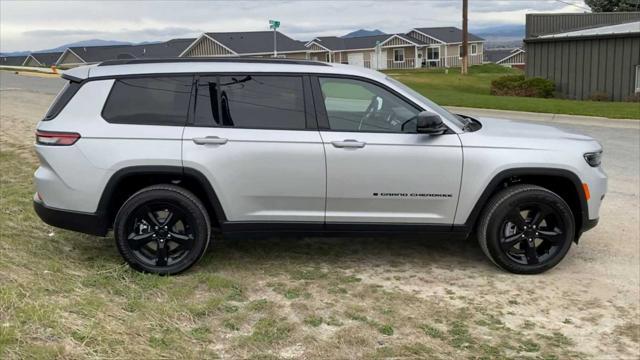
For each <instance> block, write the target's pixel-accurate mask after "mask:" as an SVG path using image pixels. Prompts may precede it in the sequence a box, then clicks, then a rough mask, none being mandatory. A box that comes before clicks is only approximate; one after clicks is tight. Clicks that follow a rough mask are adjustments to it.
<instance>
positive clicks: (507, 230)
mask: <svg viewBox="0 0 640 360" xmlns="http://www.w3.org/2000/svg"><path fill="white" fill-rule="evenodd" d="M574 235H575V221H574V218H573V214H572V212H571V208H570V207H569V205H568V204H567V203H566V202H565V201H564V200H563V199H562V198H561V197H560V196H558V195H557V194H555V193H553V192H552V191H549V190H547V189H545V188H543V187H540V186H534V185H516V186H512V187H509V188H506V189H504V190H502V191H500V192H499V193H498V194H496V195H495V196H494V197H493V198H492V199H491V201H490V202H489V204H488V205H487V207H486V208H485V210H484V212H483V214H482V217H481V218H480V224H479V226H478V241H479V243H480V247H481V248H482V250H483V251H484V253H485V254H486V255H487V257H488V258H489V259H490V260H491V261H493V262H494V263H495V264H496V265H498V266H499V267H501V268H503V269H505V270H507V271H510V272H513V273H517V274H539V273H542V272H545V271H547V270H549V269H551V268H552V267H554V266H556V265H557V264H558V263H559V262H560V261H561V260H562V259H563V258H564V256H565V255H566V254H567V252H568V251H569V248H570V247H571V243H572V241H573V238H574Z"/></svg>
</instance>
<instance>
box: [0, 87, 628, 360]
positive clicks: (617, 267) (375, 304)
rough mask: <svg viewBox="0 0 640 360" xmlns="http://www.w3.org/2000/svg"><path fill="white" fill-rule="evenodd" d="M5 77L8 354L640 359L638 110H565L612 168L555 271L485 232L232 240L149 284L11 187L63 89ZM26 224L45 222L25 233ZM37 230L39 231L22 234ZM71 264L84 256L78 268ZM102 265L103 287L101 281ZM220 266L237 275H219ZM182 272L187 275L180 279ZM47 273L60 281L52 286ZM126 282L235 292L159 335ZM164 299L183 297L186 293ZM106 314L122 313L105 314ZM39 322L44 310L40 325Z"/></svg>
mask: <svg viewBox="0 0 640 360" xmlns="http://www.w3.org/2000/svg"><path fill="white" fill-rule="evenodd" d="M0 89H1V90H0V130H1V137H0V139H1V143H0V150H1V152H2V153H3V157H2V158H1V159H2V162H4V163H5V164H3V167H2V169H3V173H2V174H0V175H1V176H2V187H4V188H5V189H4V190H3V192H2V195H3V198H4V199H2V206H1V209H2V215H1V216H2V223H1V224H0V226H1V230H0V284H3V285H2V286H5V285H6V287H5V290H4V291H1V290H0V357H3V351H4V354H5V356H7V357H9V358H21V357H23V356H25V355H33V354H34V352H33V351H32V348H33V347H34V346H36V345H37V346H40V347H43V346H44V347H46V346H49V345H50V344H53V345H55V348H52V349H53V350H52V349H48V348H46V349H45V348H43V349H45V350H46V351H45V350H43V351H45V352H43V353H38V352H35V354H36V355H37V354H47V355H53V356H52V357H58V356H59V357H87V358H102V357H110V358H114V357H116V358H117V357H128V356H136V354H137V355H138V356H140V355H141V354H147V355H148V354H152V355H148V356H156V355H157V356H160V354H167V353H169V354H171V353H170V350H169V349H170V348H172V347H173V345H174V344H177V343H178V342H184V346H185V349H188V348H189V347H194V348H195V347H198V348H200V349H202V350H203V351H206V352H198V353H187V352H178V353H174V354H173V355H174V356H177V357H183V356H184V357H200V356H202V355H203V354H204V355H206V356H207V357H211V356H213V355H215V356H218V357H221V358H237V357H256V358H258V357H263V358H270V357H273V358H354V357H366V358H370V357H378V358H388V357H395V358H424V357H432V358H433V357H435V358H452V357H453V358H459V357H465V358H547V359H553V358H594V359H638V358H640V222H639V221H640V197H639V193H640V178H639V176H640V174H639V172H640V170H639V166H640V165H639V161H640V125H639V124H640V123H638V122H626V123H624V122H620V121H612V122H611V123H610V124H607V123H603V124H594V123H584V124H581V123H580V122H579V121H578V122H573V123H571V124H560V125H561V126H569V127H572V128H575V129H578V130H580V131H582V132H584V133H587V134H589V135H592V136H595V137H596V138H598V139H600V140H601V141H602V143H603V144H604V147H605V154H606V155H605V158H604V167H605V170H606V171H607V173H608V175H609V176H610V183H609V192H608V194H607V197H606V199H605V202H604V207H603V209H602V212H601V220H600V225H599V226H598V227H596V228H595V229H594V230H592V231H590V232H588V233H586V234H585V235H584V236H583V238H582V239H581V241H580V244H579V245H578V246H575V245H574V246H573V247H572V248H571V250H570V252H569V254H568V255H567V257H566V258H565V260H564V261H563V262H562V263H561V264H560V265H558V266H557V267H556V268H555V269H553V270H552V271H549V272H547V273H545V274H541V275H537V276H518V275H512V274H508V273H505V272H503V271H500V270H498V269H497V268H496V267H495V266H493V265H492V264H491V263H490V262H489V261H487V260H486V259H485V258H484V256H483V254H482V252H481V250H480V249H479V247H478V246H477V244H476V243H475V242H473V241H466V242H458V241H456V242H450V243H441V242H436V241H433V240H429V239H424V238H411V239H395V238H387V239H317V238H314V239H301V238H297V239H295V238H291V239H289V238H285V239H265V240H246V241H242V240H221V241H218V242H217V243H216V244H215V245H214V246H213V249H211V251H210V253H209V254H208V255H205V258H204V259H203V260H204V261H203V263H202V264H201V265H198V266H196V267H195V268H194V269H192V270H191V271H189V272H188V273H187V274H185V275H183V276H178V277H174V278H171V279H168V280H162V281H160V282H157V283H156V282H154V283H153V284H154V285H153V286H151V287H145V286H146V285H144V284H147V283H149V282H152V281H156V280H153V279H151V278H149V277H144V278H139V277H138V275H136V274H133V273H132V272H130V271H129V270H128V269H126V266H123V263H122V261H121V260H120V259H119V257H118V255H117V252H116V250H115V244H114V243H113V240H112V239H111V238H107V239H98V238H93V237H88V236H84V235H77V234H74V233H70V232H66V231H62V230H57V229H53V228H50V227H48V226H46V225H44V224H41V223H37V219H36V218H35V217H33V215H32V214H29V212H30V211H31V207H30V206H31V205H30V198H26V199H22V197H24V196H21V197H20V198H15V199H14V197H13V196H12V194H13V192H14V190H12V189H20V190H19V191H24V193H25V194H27V193H28V192H29V191H30V190H29V189H28V187H29V186H31V185H30V182H31V178H30V176H31V174H32V172H33V170H34V169H35V166H37V162H36V161H37V160H36V159H35V155H34V153H33V151H32V149H31V144H32V142H33V132H34V129H35V126H36V123H37V121H38V120H39V119H40V118H41V117H42V116H43V114H44V112H45V111H46V109H47V107H48V105H49V103H50V102H51V101H52V99H53V95H50V94H43V93H37V92H33V91H26V90H24V89H14V88H12V89H2V87H1V84H0ZM9 163H11V164H13V165H12V166H18V167H20V168H24V169H23V170H16V171H15V172H14V171H12V170H9V167H8V166H4V165H7V164H9ZM16 164H17V165H16ZM23 213H24V215H22V214H23ZM15 214H19V216H24V218H23V219H27V220H30V221H31V220H32V221H35V222H34V223H25V222H18V223H16V222H14V221H12V220H11V217H13V216H14V215H15ZM26 227H29V229H30V230H29V231H28V232H27V233H31V234H33V235H32V236H30V237H29V238H24V239H18V238H16V236H18V235H17V234H20V233H22V232H21V230H22V229H24V228H26ZM50 239H54V241H49V240H50ZM27 241H28V242H31V244H30V245H23V243H24V242H27ZM47 241H49V243H51V244H55V245H59V246H63V247H65V249H64V254H63V255H60V256H63V257H64V259H66V260H65V261H66V263H63V264H60V263H58V262H57V261H58V260H56V256H57V251H54V252H52V253H48V254H46V255H43V254H42V252H40V251H38V250H36V248H37V247H38V245H37V244H38V242H47ZM34 244H35V245H34ZM47 246H52V245H47ZM15 248H17V249H18V250H16V249H15ZM101 252H102V253H101ZM103 254H104V255H103ZM30 259H32V260H34V261H35V262H37V261H38V259H42V261H43V264H46V262H47V261H50V262H51V264H55V266H54V270H50V269H49V267H48V266H49V265H41V266H40V265H37V264H29V265H25V263H28V262H30ZM69 259H70V260H69ZM39 266H40V267H39ZM52 266H53V265H52ZM67 266H70V267H71V270H68V269H67V270H65V268H66V267H67ZM47 271H49V273H53V274H52V275H46V276H54V277H55V276H56V275H57V274H59V277H55V278H53V279H52V280H51V282H48V284H45V283H43V281H42V279H40V280H38V279H37V278H38V277H40V276H45V275H42V274H47ZM112 275H113V276H112ZM101 277H102V278H101ZM67 279H76V280H74V284H76V285H70V284H67V283H65V281H67ZM91 279H93V280H95V281H98V282H99V283H100V287H97V286H93V285H92V284H93V283H92V282H91V281H93V280H91ZM96 279H98V280H96ZM216 279H217V280H216ZM219 279H231V280H232V281H235V282H236V283H237V284H238V285H237V286H236V285H228V286H227V285H224V284H226V283H224V282H222V283H223V284H222V285H220V284H221V282H220V281H221V280H219ZM89 280H91V281H89ZM231 280H230V281H231ZM57 281H59V282H57ZM165 281H166V282H165ZM130 283H131V284H133V285H130ZM51 284H54V285H53V286H52V285H51ZM55 284H60V288H59V289H56V288H55ZM77 284H81V285H82V286H80V285H77ZM185 284H188V286H189V289H188V290H184V293H180V294H176V292H177V291H178V290H177V289H179V287H180V286H186V285H185ZM234 284H235V283H234ZM205 285H206V286H205ZM38 286H40V287H45V288H47V291H45V290H44V289H43V290H42V291H39V290H38V289H37V287H38ZM127 286H134V287H135V289H141V290H140V294H142V295H140V296H143V297H144V296H146V295H152V296H151V297H152V298H153V299H154V300H152V301H156V300H155V299H156V298H158V299H166V298H167V296H168V297H169V298H170V299H171V298H172V296H174V297H175V299H183V300H180V301H178V302H181V301H182V302H183V304H192V303H193V304H194V305H193V306H196V305H198V306H200V305H199V304H204V303H207V304H209V303H210V302H211V301H210V300H211V298H213V296H214V295H215V296H218V295H220V294H222V293H220V291H225V293H224V294H226V295H224V302H223V303H221V304H222V305H220V304H218V305H216V306H218V307H217V308H216V309H217V310H215V311H212V312H206V313H204V314H203V313H202V312H201V310H202V306H201V307H198V309H199V310H197V311H196V310H194V311H191V310H189V312H188V314H189V316H187V317H182V316H180V317H175V318H174V317H172V316H169V318H170V319H174V320H172V322H171V324H169V325H170V326H173V327H174V328H176V329H178V330H177V332H178V333H179V334H180V335H175V334H172V335H168V334H165V333H164V332H162V331H160V332H159V333H155V332H153V331H156V330H157V329H156V330H149V331H150V333H152V334H156V335H149V336H147V335H145V334H142V335H141V334H140V332H144V331H142V330H141V329H152V328H154V326H155V325H154V318H153V317H150V318H145V319H142V318H141V317H137V315H136V311H138V312H139V313H140V314H146V313H153V312H154V311H155V310H153V308H152V309H149V308H147V307H145V306H143V305H140V307H133V310H131V309H130V308H131V306H132V305H131V304H132V303H130V301H131V299H129V298H128V297H127V296H128V295H127V294H121V293H119V292H118V289H120V290H122V289H125V290H126V289H130V288H128V287H127ZM170 287H171V288H170ZM62 288H64V289H65V290H64V291H62V290H61V289H62ZM236 288H237V289H242V290H241V291H240V290H237V292H238V293H239V294H240V293H241V295H238V296H236V297H234V296H233V294H234V292H233V291H235V290H233V289H236ZM220 289H223V290H220ZM230 289H231V290H230ZM56 291H59V292H56ZM127 291H128V290H127ZM180 291H182V290H180ZM24 292H29V296H30V297H31V298H30V299H31V300H29V301H30V302H35V304H41V305H42V306H43V307H44V308H45V309H49V310H51V311H53V312H54V313H56V314H57V316H58V318H57V319H52V320H51V323H50V324H49V323H48V322H45V321H43V320H41V318H40V317H38V316H44V315H37V314H31V313H30V312H29V311H27V309H25V308H24V306H23V304H21V301H22V300H20V299H25V300H24V301H27V300H26V299H27V297H23V295H21V293H24ZM52 294H53V295H52ZM167 294H168V295H167ZM229 294H231V295H229ZM89 295H91V296H94V297H95V298H96V299H101V301H102V302H101V304H102V305H100V306H99V309H100V311H99V312H96V313H90V314H88V315H82V314H80V315H78V314H77V313H76V312H74V311H72V310H69V311H67V307H66V306H67V304H68V301H71V300H73V299H78V301H81V300H82V298H83V297H84V296H89ZM220 296H221V295H220ZM63 298H66V300H64V301H63V300H62V299H63ZM38 299H40V300H42V301H41V302H38ZM85 300H86V298H85ZM150 301H151V300H150ZM221 301H223V300H221ZM162 304H163V305H162V306H167V307H169V306H170V309H180V308H181V307H180V306H181V304H179V303H178V304H176V303H172V304H170V305H168V304H165V303H164V302H163V303H162ZM38 306H40V305H38ZM46 306H49V307H48V308H47V307H46ZM203 306H204V305H203ZM123 309H124V310H123ZM168 309H169V308H168ZM110 311H112V313H110ZM167 311H168V310H167ZM36 313H37V312H36ZM69 314H72V315H69ZM91 314H93V315H91ZM39 319H40V320H39ZM96 319H98V322H105V323H110V324H111V325H108V326H107V325H105V324H102V323H101V324H98V325H96V324H95V320H96ZM123 319H127V320H126V321H125V320H123ZM185 319H187V320H185ZM165 320H166V319H165ZM30 321H31V322H33V323H37V324H40V325H38V327H34V326H35V325H33V323H32V325H28V323H29V322H30ZM38 321H40V322H41V323H39V322H38ZM158 321H160V320H158ZM89 323H90V324H92V325H91V326H93V327H94V328H95V327H96V326H98V328H97V330H95V331H94V332H93V333H91V334H94V336H93V337H89V338H88V339H84V338H82V337H80V338H78V337H76V336H75V335H74V331H76V330H78V331H80V330H82V329H84V328H85V326H88V324H89ZM142 323H143V325H140V324H142ZM169 325H167V326H169ZM47 327H49V328H47ZM43 329H44V330H43ZM46 329H49V330H46ZM199 329H200V330H199ZM158 331H159V330H158ZM109 332H112V334H109ZM47 334H49V335H47ZM51 334H53V335H51ZM95 334H102V335H100V336H95ZM48 336H49V337H48ZM87 336H88V335H87ZM163 336H164V337H163ZM172 336H173V337H172ZM175 336H179V337H177V338H176V337H175ZM83 339H84V340H83ZM158 339H160V340H158ZM163 339H164V340H163ZM163 341H165V342H167V343H168V345H166V344H165V343H164V342H163ZM142 343H144V346H143V348H142V349H143V350H144V351H147V350H145V349H151V350H148V351H151V352H146V353H145V352H142V353H140V352H138V351H142V350H140V349H138V350H136V347H137V346H138V345H139V344H142ZM43 344H44V345H43ZM163 344H164V345H163ZM165 345H166V347H164V346H165ZM111 347H114V348H111ZM115 347H121V348H122V349H121V350H116V349H115ZM49 350H51V351H49ZM153 351H155V352H153ZM171 351H173V350H171ZM189 351H190V350H189ZM153 354H155V355H153ZM36 357H37V356H36ZM169 357H172V356H169Z"/></svg>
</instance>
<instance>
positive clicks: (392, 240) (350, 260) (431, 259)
mask: <svg viewBox="0 0 640 360" xmlns="http://www.w3.org/2000/svg"><path fill="white" fill-rule="evenodd" d="M274 263H286V264H288V265H294V266H311V267H323V266H328V267H331V266H337V267H358V266H371V265H372V266H389V267H400V266H402V265H403V264H407V265H411V266H412V267H414V268H415V267H418V268H420V267H423V268H425V269H426V268H434V267H435V268H441V269H451V270H453V269H456V270H464V269H469V270H472V269H475V270H478V269H485V270H487V269H492V268H493V266H492V265H491V264H490V262H489V261H488V260H487V259H486V257H485V255H484V254H483V253H482V250H481V249H480V247H479V246H478V243H477V241H476V239H475V238H469V239H466V240H462V239H448V240H443V239H435V238H430V237H429V236H418V235H416V236H399V237H393V236H388V237H386V236H385V237H357V238H354V237H348V238H347V237H304V236H285V237H282V236H280V237H235V236H234V237H233V238H214V239H212V243H211V245H210V247H209V251H208V252H207V254H205V256H204V257H203V259H202V266H203V267H204V268H206V269H207V270H214V271H215V270H218V269H224V267H225V265H229V266H235V265H239V264H240V265H241V266H250V267H255V268H262V267H270V266H272V265H273V264H274Z"/></svg>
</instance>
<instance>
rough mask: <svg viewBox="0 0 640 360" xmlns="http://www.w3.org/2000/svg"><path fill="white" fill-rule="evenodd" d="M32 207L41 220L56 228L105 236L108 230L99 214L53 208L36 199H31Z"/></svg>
mask: <svg viewBox="0 0 640 360" xmlns="http://www.w3.org/2000/svg"><path fill="white" fill-rule="evenodd" d="M33 209H34V210H35V211H36V214H38V216H39V217H40V219H42V221H44V222H45V223H47V224H49V225H51V226H55V227H57V228H61V229H66V230H72V231H77V232H81V233H85V234H90V235H96V236H105V235H107V231H108V230H109V225H108V224H107V220H106V217H105V216H101V215H100V214H91V213H81V212H75V211H65V210H60V209H53V208H49V207H47V206H45V205H44V204H43V203H42V202H40V201H38V200H33Z"/></svg>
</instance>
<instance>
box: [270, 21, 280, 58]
mask: <svg viewBox="0 0 640 360" xmlns="http://www.w3.org/2000/svg"><path fill="white" fill-rule="evenodd" d="M269 27H270V28H271V29H273V57H274V58H276V57H278V46H277V43H276V34H277V32H278V28H279V27H280V21H278V20H269Z"/></svg>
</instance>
